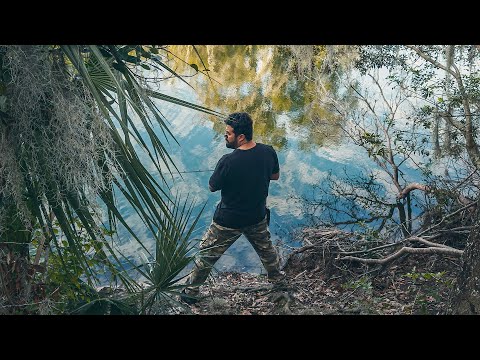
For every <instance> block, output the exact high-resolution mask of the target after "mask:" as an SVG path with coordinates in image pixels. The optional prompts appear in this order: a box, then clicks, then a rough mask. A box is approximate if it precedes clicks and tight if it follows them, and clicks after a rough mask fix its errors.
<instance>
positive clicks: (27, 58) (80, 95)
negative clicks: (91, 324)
mask: <svg viewBox="0 0 480 360" xmlns="http://www.w3.org/2000/svg"><path fill="white" fill-rule="evenodd" d="M162 51H163V53H164V54H165V53H166V52H165V49H164V48H161V47H158V46H153V45H150V46H142V45H91V46H90V45H86V46H79V45H61V46H41V45H20V46H16V45H2V46H0V84H1V92H2V95H1V96H0V97H1V99H0V106H1V111H2V112H1V113H0V115H1V119H0V150H1V151H0V152H1V153H2V156H1V157H0V242H4V241H6V240H8V238H9V237H11V235H12V234H14V233H15V234H22V236H24V237H26V239H24V240H22V243H24V244H27V245H28V243H30V242H31V241H32V240H34V238H32V237H31V236H30V233H29V231H30V230H29V229H31V227H32V224H38V226H39V228H41V229H42V231H44V232H45V233H44V234H43V235H44V236H45V238H46V240H45V241H46V244H47V246H48V247H50V248H52V249H53V251H51V253H50V256H51V258H50V259H49V262H48V266H49V271H48V272H47V273H48V274H49V276H50V278H49V281H50V282H51V284H52V285H57V287H58V291H60V290H61V292H62V296H64V297H65V299H68V300H70V299H72V300H78V299H80V300H82V301H89V300H91V299H93V298H91V296H93V295H91V294H93V293H91V292H90V290H86V289H85V288H84V285H85V284H86V285H87V286H88V287H90V288H91V287H92V286H93V285H94V284H95V283H96V279H97V276H98V275H99V274H101V271H102V269H103V268H104V267H105V268H108V269H109V271H110V272H112V273H113V274H114V276H116V277H117V278H118V279H119V280H120V281H121V282H122V283H123V285H124V286H125V288H126V289H127V291H133V290H134V289H135V286H136V284H135V283H134V282H133V281H132V279H130V278H129V276H128V273H127V272H126V271H125V269H124V268H123V265H122V262H121V260H120V259H119V257H118V254H117V253H116V252H115V251H114V248H113V247H112V243H111V242H110V241H109V240H110V237H111V235H112V233H111V232H110V231H105V229H104V228H103V226H102V225H101V224H102V215H103V214H99V213H96V212H94V210H96V209H98V202H100V203H101V205H104V207H105V209H106V213H107V215H108V223H109V228H110V229H111V231H115V229H116V226H117V224H118V223H121V224H122V225H123V226H124V227H125V228H126V230H127V231H128V232H129V234H130V235H131V236H132V238H133V239H134V240H135V241H137V242H138V243H139V244H140V245H141V246H142V247H143V248H144V249H145V251H147V253H148V250H147V249H146V247H145V244H144V243H143V241H144V239H140V238H139V237H138V235H137V234H136V233H135V232H134V231H133V230H132V229H131V227H130V226H129V224H128V223H127V222H126V220H125V218H124V216H123V215H122V214H121V212H120V209H119V207H118V205H117V203H116V196H117V195H118V193H121V194H123V196H124V197H125V199H126V201H127V202H128V203H129V205H130V206H131V207H132V208H133V211H135V212H136V214H137V215H138V216H139V217H140V219H141V220H142V221H143V223H144V224H145V226H146V228H147V229H148V230H149V231H150V232H151V233H155V232H156V231H157V230H158V229H169V228H170V227H171V226H174V224H177V219H175V218H172V211H170V207H171V205H170V203H171V201H172V200H171V195H170V194H169V190H168V189H165V188H164V187H162V183H161V182H159V181H158V180H157V179H156V178H155V177H154V176H153V175H152V174H151V173H150V171H149V170H148V169H147V168H146V167H145V165H144V164H143V163H142V161H141V160H140V159H141V156H139V155H140V152H142V151H143V152H145V154H146V155H147V156H148V159H149V160H150V161H151V162H152V164H154V165H155V166H156V169H157V170H158V174H160V176H161V177H162V176H164V173H165V171H164V170H165V167H166V168H167V170H168V171H172V170H173V169H176V166H175V164H174V163H173V161H172V159H171V157H170V155H169V154H168V152H167V151H166V149H165V147H164V145H163V144H162V141H161V140H160V138H159V137H158V136H157V135H156V134H157V131H156V129H155V127H156V126H158V127H159V128H160V130H161V131H162V132H163V134H164V135H165V136H166V137H169V136H170V137H171V138H172V139H173V140H175V139H174V137H173V135H172V134H171V133H170V131H169V129H168V125H167V122H166V119H165V118H164V117H163V115H162V114H161V111H160V109H159V107H158V104H157V103H156V99H159V100H162V101H168V102H170V103H174V104H178V105H180V106H184V107H188V108H190V109H193V110H196V111H202V112H205V113H208V114H214V115H219V114H218V113H217V112H215V111H212V110H210V109H207V108H205V107H202V106H199V105H196V104H192V103H189V102H187V101H184V100H181V99H177V98H174V97H171V96H168V95H164V94H162V93H160V92H158V91H156V90H155V89H153V88H152V87H151V86H150V84H149V80H148V79H147V78H146V77H145V74H144V73H143V72H144V71H145V70H147V69H150V70H152V69H155V70H156V71H159V72H167V73H168V74H171V75H173V76H177V77H179V75H178V74H177V73H176V72H175V71H174V70H172V69H171V67H170V66H169V65H167V63H166V61H165V59H166V57H164V56H161V55H160V53H161V52H162ZM182 81H184V80H183V79H182ZM12 119H15V121H12ZM175 141H176V140H175ZM147 144H148V145H147ZM163 165H164V166H163ZM176 170H177V171H178V169H176ZM162 180H164V179H162ZM12 213H13V214H14V217H13V218H14V219H15V220H16V221H15V222H12V221H11V219H13V218H12V216H11V214H12ZM173 216H175V215H173ZM7 226H9V227H8V228H7ZM13 227H14V228H13ZM16 242H17V241H16ZM27 253H28V252H27ZM24 255H26V254H24ZM97 272H100V273H97ZM84 283H85V284H84ZM50 290H51V289H50ZM53 291H55V290H53ZM82 297H83V298H82ZM102 306H103V305H102Z"/></svg>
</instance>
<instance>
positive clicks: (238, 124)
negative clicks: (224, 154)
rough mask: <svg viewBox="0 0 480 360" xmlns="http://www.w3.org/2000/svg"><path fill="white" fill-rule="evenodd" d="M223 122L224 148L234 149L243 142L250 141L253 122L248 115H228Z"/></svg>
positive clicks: (240, 113)
mask: <svg viewBox="0 0 480 360" xmlns="http://www.w3.org/2000/svg"><path fill="white" fill-rule="evenodd" d="M224 122H225V125H226V126H225V141H226V144H225V145H226V147H227V148H230V149H236V148H237V147H239V146H241V145H243V144H244V143H245V142H247V141H250V140H252V136H253V121H252V118H251V117H250V115H248V114H247V113H245V112H238V113H233V114H230V115H228V117H227V118H226V119H225V120H224Z"/></svg>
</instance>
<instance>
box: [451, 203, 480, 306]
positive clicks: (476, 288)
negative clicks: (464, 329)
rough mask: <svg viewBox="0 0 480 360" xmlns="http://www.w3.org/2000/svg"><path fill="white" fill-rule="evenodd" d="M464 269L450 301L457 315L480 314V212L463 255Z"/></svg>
mask: <svg viewBox="0 0 480 360" xmlns="http://www.w3.org/2000/svg"><path fill="white" fill-rule="evenodd" d="M462 260H463V263H462V270H461V271H460V274H459V275H458V278H457V285H456V288H455V289H454V291H453V295H452V298H451V302H450V311H449V312H450V313H452V314H455V315H457V314H458V315H474V314H475V315H476V314H480V212H478V213H477V220H476V224H475V226H474V227H473V229H472V231H471V232H470V236H469V238H468V241H467V245H466V247H465V251H464V253H463V257H462Z"/></svg>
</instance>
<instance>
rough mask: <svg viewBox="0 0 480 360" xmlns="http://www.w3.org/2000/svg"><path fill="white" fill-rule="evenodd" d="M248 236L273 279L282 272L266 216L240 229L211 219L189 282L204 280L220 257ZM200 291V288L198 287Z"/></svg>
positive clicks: (194, 282) (196, 282)
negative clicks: (239, 239)
mask: <svg viewBox="0 0 480 360" xmlns="http://www.w3.org/2000/svg"><path fill="white" fill-rule="evenodd" d="M242 234H243V235H245V237H246V238H247V240H248V241H249V242H250V244H252V246H253V248H254V249H255V251H256V252H257V254H258V256H259V257H260V260H261V261H262V264H263V266H264V267H265V269H266V270H267V274H268V277H269V278H270V279H273V278H276V277H278V276H279V275H280V263H279V257H278V254H277V251H276V250H275V248H274V247H273V244H272V242H271V240H270V231H269V230H268V224H267V217H265V218H264V219H263V220H262V221H260V222H259V223H257V224H254V225H250V226H246V227H244V228H240V229H232V228H227V227H224V226H221V225H219V224H217V223H216V222H215V221H212V223H211V224H210V228H209V229H208V230H207V232H206V233H205V235H204V236H203V238H202V241H201V242H200V255H199V257H198V258H197V259H195V265H194V269H193V271H192V273H191V274H190V276H189V279H188V280H187V283H188V284H201V283H203V282H204V281H205V280H206V279H207V277H208V275H209V274H210V272H211V271H212V268H213V266H214V265H215V263H216V262H217V260H218V259H219V258H220V256H222V254H223V253H224V252H225V251H227V249H228V248H229V247H230V246H231V245H232V244H233V243H234V242H235V241H236V240H237V239H238V238H239V237H240V236H241V235H242ZM196 289H197V290H198V288H196Z"/></svg>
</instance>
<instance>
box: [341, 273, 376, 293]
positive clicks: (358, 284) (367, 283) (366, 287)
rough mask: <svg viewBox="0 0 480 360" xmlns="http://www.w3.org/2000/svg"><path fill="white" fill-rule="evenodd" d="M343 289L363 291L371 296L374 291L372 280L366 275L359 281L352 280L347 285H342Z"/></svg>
mask: <svg viewBox="0 0 480 360" xmlns="http://www.w3.org/2000/svg"><path fill="white" fill-rule="evenodd" d="M342 288H344V289H346V290H357V289H361V290H363V291H364V292H366V293H368V294H371V293H372V291H373V285H372V280H371V279H370V277H368V276H366V275H364V276H362V277H360V278H359V279H358V280H350V281H348V282H347V283H345V284H342Z"/></svg>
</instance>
